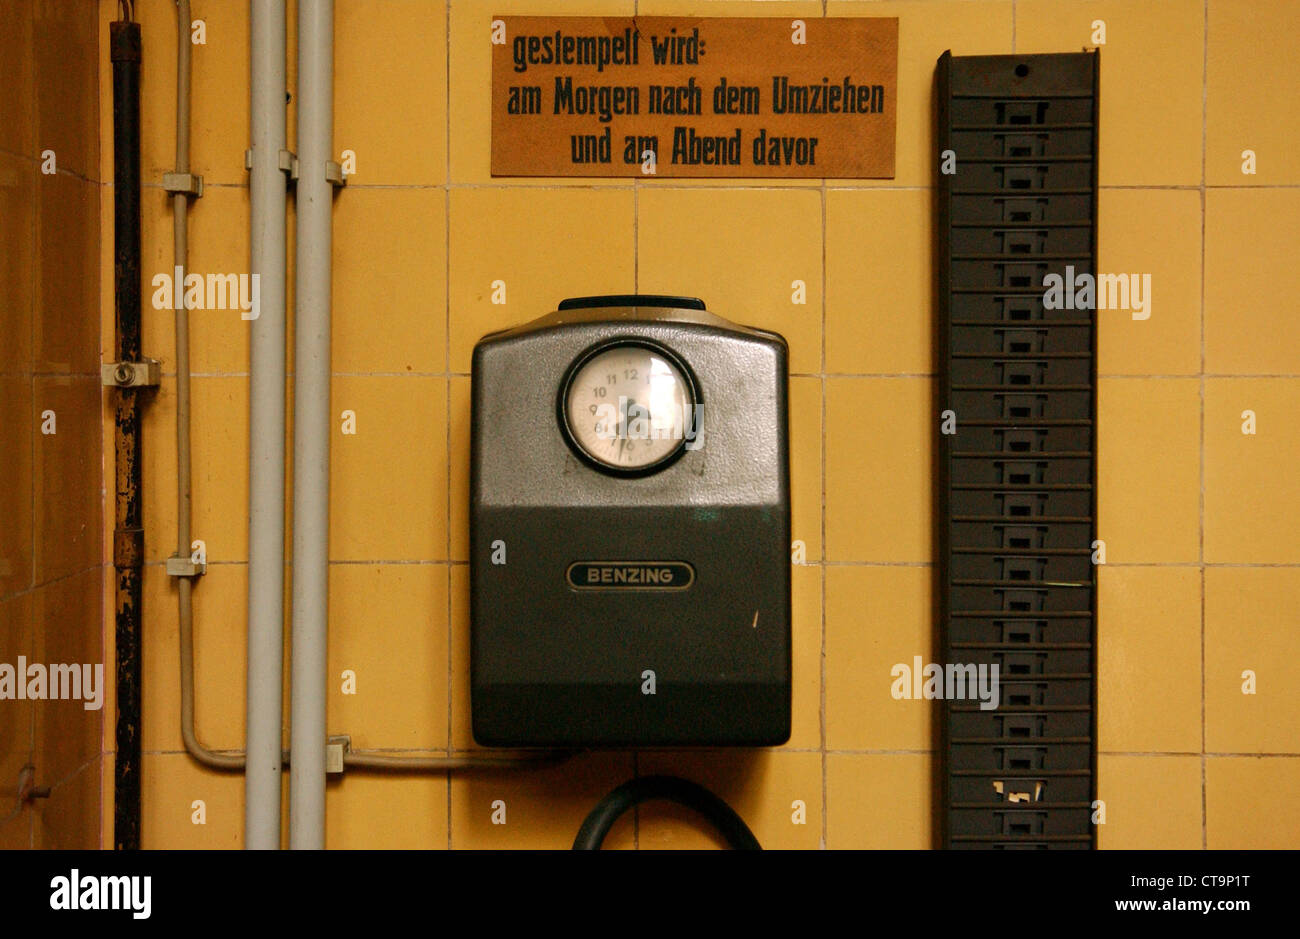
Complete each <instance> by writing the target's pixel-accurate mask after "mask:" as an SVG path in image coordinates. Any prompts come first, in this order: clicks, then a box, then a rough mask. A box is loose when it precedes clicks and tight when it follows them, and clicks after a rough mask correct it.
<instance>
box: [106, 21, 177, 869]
mask: <svg viewBox="0 0 1300 939" xmlns="http://www.w3.org/2000/svg"><path fill="white" fill-rule="evenodd" d="M109 38H110V58H111V59H112V63H113V242H114V248H113V280H114V286H113V304H114V309H115V310H116V318H117V328H116V332H117V344H116V350H115V351H116V356H117V361H118V362H137V361H139V360H140V26H139V24H138V23H132V22H124V21H117V22H114V23H112V24H110V33H109ZM177 286H179V285H177ZM139 398H140V391H139V390H138V389H137V388H134V387H122V388H118V389H117V413H116V419H115V421H114V427H113V446H114V450H115V452H116V454H117V473H116V495H115V509H114V529H113V567H114V568H115V570H116V573H117V589H116V594H117V597H116V599H117V604H116V609H117V613H116V636H117V734H116V736H117V758H116V759H115V760H114V770H113V773H114V778H113V797H114V801H113V843H114V847H115V848H116V849H117V850H119V851H133V850H137V849H139V847H140V673H141V665H142V662H141V641H140V638H141V637H140V630H141V577H142V574H143V564H144V526H143V512H142V509H141V487H140V469H141V458H140V445H141V441H140V400H139Z"/></svg>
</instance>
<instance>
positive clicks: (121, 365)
mask: <svg viewBox="0 0 1300 939" xmlns="http://www.w3.org/2000/svg"><path fill="white" fill-rule="evenodd" d="M99 379H100V381H101V382H103V384H104V385H106V386H108V387H109V388H147V387H150V386H153V385H157V384H158V383H159V382H161V381H162V365H161V364H159V362H158V360H157V359H141V360H140V361H139V362H104V363H102V364H101V365H100V366H99Z"/></svg>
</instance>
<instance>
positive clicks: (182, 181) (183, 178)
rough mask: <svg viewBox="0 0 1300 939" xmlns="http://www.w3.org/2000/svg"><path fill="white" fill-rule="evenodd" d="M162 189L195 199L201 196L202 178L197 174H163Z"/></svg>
mask: <svg viewBox="0 0 1300 939" xmlns="http://www.w3.org/2000/svg"><path fill="white" fill-rule="evenodd" d="M162 184H163V189H166V190H167V191H168V192H170V193H178V192H180V193H184V194H185V195H187V196H192V197H194V198H195V199H198V198H201V197H202V196H203V177H202V176H200V175H199V174H198V173H163V182H162Z"/></svg>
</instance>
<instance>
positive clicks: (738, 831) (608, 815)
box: [573, 776, 763, 851]
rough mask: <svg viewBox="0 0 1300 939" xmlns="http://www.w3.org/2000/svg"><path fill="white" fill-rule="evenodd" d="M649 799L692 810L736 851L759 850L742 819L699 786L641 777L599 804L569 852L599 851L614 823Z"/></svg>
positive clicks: (674, 779) (660, 778) (674, 778)
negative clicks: (710, 824)
mask: <svg viewBox="0 0 1300 939" xmlns="http://www.w3.org/2000/svg"><path fill="white" fill-rule="evenodd" d="M651 799H666V800H668V801H669V802H676V803H677V804H678V805H684V806H686V807H687V808H689V809H694V810H695V811H696V812H699V813H700V814H701V815H703V816H704V817H705V818H706V819H708V820H709V821H710V822H712V823H713V826H714V827H715V828H717V829H718V832H719V833H720V834H721V835H722V837H723V838H724V839H725V840H726V842H727V844H729V845H730V846H731V847H732V848H735V849H736V850H738V851H761V850H762V849H763V848H762V845H760V844H759V843H758V839H757V838H755V837H754V833H753V832H752V831H750V830H749V826H748V825H746V824H745V822H744V819H742V818H741V817H740V816H739V815H737V814H736V813H735V811H734V810H733V809H732V808H731V806H729V805H727V803H725V802H723V801H722V800H721V799H719V798H718V797H717V796H715V795H714V794H713V793H712V792H709V790H707V789H705V788H704V787H703V786H701V785H699V784H698V783H693V782H691V781H690V780H687V779H679V778H677V777H676V776H644V777H642V778H640V779H633V780H630V781H628V782H625V783H623V785H621V786H619V787H618V788H617V789H615V790H614V791H613V792H611V793H610V794H609V795H607V796H605V798H603V799H601V800H600V802H599V803H598V804H597V805H596V807H595V808H594V809H592V810H591V814H590V815H588V816H587V818H586V820H585V821H584V822H583V823H582V827H581V828H579V829H578V837H576V838H574V839H573V850H575V851H599V850H600V846H601V844H602V843H603V842H604V840H605V836H606V835H607V834H609V830H610V829H611V828H613V827H614V822H616V821H618V819H619V817H620V816H621V815H622V814H623V813H624V812H626V811H627V810H628V809H630V808H632V806H634V805H637V804H639V803H641V802H647V801H649V800H651Z"/></svg>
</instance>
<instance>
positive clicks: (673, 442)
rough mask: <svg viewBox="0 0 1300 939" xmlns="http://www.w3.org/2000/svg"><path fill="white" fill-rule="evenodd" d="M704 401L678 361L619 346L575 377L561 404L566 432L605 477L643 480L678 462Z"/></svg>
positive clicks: (596, 356)
mask: <svg viewBox="0 0 1300 939" xmlns="http://www.w3.org/2000/svg"><path fill="white" fill-rule="evenodd" d="M697 406H698V400H697V397H696V394H695V390H694V387H693V385H692V383H691V380H690V378H689V377H688V376H687V374H686V372H685V369H684V368H683V367H682V366H681V365H679V364H678V362H677V361H676V359H675V357H673V356H672V355H670V354H669V353H667V352H666V351H664V350H662V349H659V348H656V347H654V346H651V345H648V344H642V343H637V342H619V343H614V344H611V345H607V346H602V347H601V348H599V349H597V350H596V351H595V352H592V353H588V354H587V355H586V356H585V357H584V358H581V359H579V360H578V361H577V363H575V366H574V367H573V368H572V369H570V372H569V379H568V381H567V382H566V384H565V387H564V391H563V397H562V400H561V411H562V418H563V424H564V429H565V430H566V431H567V433H568V436H569V439H570V440H571V441H572V442H573V444H574V446H576V447H577V448H578V450H579V451H580V452H581V453H582V454H583V455H584V456H586V457H587V458H588V459H589V460H591V461H592V462H593V463H595V464H596V465H597V467H599V468H601V469H605V470H608V471H611V472H615V473H643V472H648V471H650V470H652V469H654V468H656V467H659V466H661V465H664V464H666V463H667V462H668V461H669V460H671V459H673V458H674V457H675V456H677V455H678V454H679V453H680V452H681V450H682V448H683V446H684V445H685V443H686V442H687V437H688V436H691V435H692V434H693V432H694V430H695V429H696V425H697V422H698V417H697V414H696V408H697Z"/></svg>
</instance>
